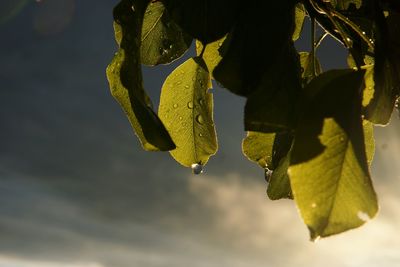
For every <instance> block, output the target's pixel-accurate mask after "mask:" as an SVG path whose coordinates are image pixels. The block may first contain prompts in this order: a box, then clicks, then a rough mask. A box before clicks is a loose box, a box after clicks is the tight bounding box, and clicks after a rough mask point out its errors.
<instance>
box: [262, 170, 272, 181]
mask: <svg viewBox="0 0 400 267" xmlns="http://www.w3.org/2000/svg"><path fill="white" fill-rule="evenodd" d="M272 173H273V170H270V169H268V168H267V167H266V168H265V169H264V177H265V181H266V182H267V183H269V181H270V180H271V177H272Z"/></svg>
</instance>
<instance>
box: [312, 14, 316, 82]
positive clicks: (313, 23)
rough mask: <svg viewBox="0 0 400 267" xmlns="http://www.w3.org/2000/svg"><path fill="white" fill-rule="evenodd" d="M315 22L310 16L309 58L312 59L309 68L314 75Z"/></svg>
mask: <svg viewBox="0 0 400 267" xmlns="http://www.w3.org/2000/svg"><path fill="white" fill-rule="evenodd" d="M315 24H316V23H315V18H314V17H312V18H311V59H312V62H311V69H312V73H313V76H314V77H316V76H317V72H316V69H315V48H316V46H315V33H316V29H315ZM314 77H313V78H314Z"/></svg>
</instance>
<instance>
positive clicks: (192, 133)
mask: <svg viewBox="0 0 400 267" xmlns="http://www.w3.org/2000/svg"><path fill="white" fill-rule="evenodd" d="M209 88H211V79H210V74H209V72H208V71H207V66H206V65H205V63H204V60H203V59H202V58H199V57H196V58H190V59H188V60H187V61H186V62H184V63H183V64H182V65H180V66H179V67H178V68H176V69H175V70H174V71H173V72H172V73H171V74H170V75H169V76H168V77H167V79H166V80H165V82H164V85H163V87H162V92H161V98H160V107H159V115H160V118H161V119H162V121H163V122H164V123H165V126H166V127H167V129H168V131H169V132H170V134H171V136H172V139H173V140H174V142H175V144H176V149H175V150H172V151H171V152H170V153H171V155H172V156H173V157H174V159H175V160H176V161H178V162H179V163H180V164H182V165H184V166H186V167H190V166H192V164H196V163H197V164H201V165H204V164H206V163H207V161H208V159H209V157H210V156H211V155H214V154H215V152H216V151H217V148H218V145H217V138H216V134H215V128H214V122H213V115H212V113H213V98H212V94H211V93H209V92H208V90H209Z"/></svg>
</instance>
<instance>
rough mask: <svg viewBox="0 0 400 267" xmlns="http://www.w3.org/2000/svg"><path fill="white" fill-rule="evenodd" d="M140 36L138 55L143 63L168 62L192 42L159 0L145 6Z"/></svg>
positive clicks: (183, 51) (180, 53) (178, 55)
mask: <svg viewBox="0 0 400 267" xmlns="http://www.w3.org/2000/svg"><path fill="white" fill-rule="evenodd" d="M141 36H142V43H141V47H140V56H141V62H142V64H145V65H158V64H166V63H170V62H171V61H173V60H175V59H177V58H179V57H180V56H181V55H182V54H183V53H185V52H186V50H187V49H188V48H189V46H190V43H191V42H192V38H191V37H190V36H189V35H187V34H186V33H184V32H183V31H182V29H181V28H180V27H179V26H178V25H177V24H176V23H175V22H174V21H173V20H172V19H171V18H170V16H169V14H168V12H167V10H166V9H165V7H164V5H163V3H162V2H159V1H158V2H150V3H149V5H148V6H147V9H146V12H145V14H144V19H143V27H142V35H141Z"/></svg>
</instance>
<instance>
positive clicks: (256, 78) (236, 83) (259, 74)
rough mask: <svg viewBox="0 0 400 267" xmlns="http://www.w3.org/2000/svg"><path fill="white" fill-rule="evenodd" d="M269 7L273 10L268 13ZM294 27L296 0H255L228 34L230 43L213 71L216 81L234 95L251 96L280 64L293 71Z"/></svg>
mask: <svg viewBox="0 0 400 267" xmlns="http://www.w3.org/2000/svg"><path fill="white" fill-rule="evenodd" d="M266 10H273V12H268V15H266V13H265V11H266ZM277 21H279V23H277ZM294 29H295V2H294V1H255V2H254V4H253V6H252V7H251V8H249V9H244V10H243V11H242V12H241V14H240V16H239V18H238V22H237V24H236V26H235V27H234V29H233V30H232V32H230V34H229V35H228V37H227V39H226V43H229V45H226V46H227V47H226V49H225V52H224V55H223V58H222V60H221V61H220V62H219V64H218V66H217V67H216V68H215V69H214V71H213V76H214V78H215V80H216V81H218V83H220V84H221V85H222V86H223V87H225V88H227V89H228V90H229V91H231V92H232V93H234V94H237V95H241V96H249V95H250V94H252V93H253V92H254V91H255V90H257V89H258V88H257V87H258V84H259V83H260V81H261V80H262V79H263V77H264V76H265V75H269V74H270V75H272V73H275V68H276V67H277V66H285V67H286V69H288V71H289V73H291V72H292V70H293V69H296V68H297V65H293V64H292V61H291V60H290V58H289V61H287V59H288V56H287V53H288V51H289V53H290V50H291V49H292V47H293V42H292V40H291V39H292V36H293V32H294ZM224 46H225V44H224V45H223V47H224ZM293 49H294V48H293Z"/></svg>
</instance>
